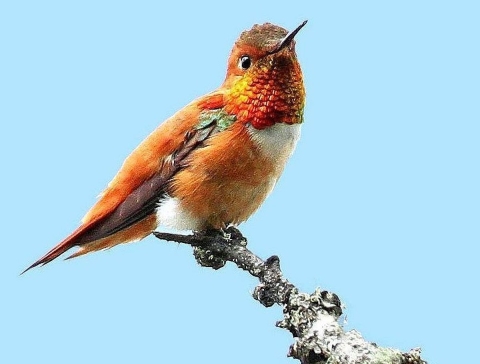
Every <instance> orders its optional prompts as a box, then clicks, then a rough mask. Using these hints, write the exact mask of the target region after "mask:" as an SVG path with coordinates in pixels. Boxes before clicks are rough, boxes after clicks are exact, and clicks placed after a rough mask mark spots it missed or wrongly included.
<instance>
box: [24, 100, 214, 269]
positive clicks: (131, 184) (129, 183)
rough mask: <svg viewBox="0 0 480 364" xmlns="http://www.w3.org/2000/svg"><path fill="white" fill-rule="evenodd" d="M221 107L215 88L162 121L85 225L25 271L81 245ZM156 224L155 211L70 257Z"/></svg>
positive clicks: (130, 158)
mask: <svg viewBox="0 0 480 364" xmlns="http://www.w3.org/2000/svg"><path fill="white" fill-rule="evenodd" d="M221 107H223V93H222V92H221V91H214V92H212V93H210V94H207V95H205V96H203V97H201V98H198V99H196V100H194V101H193V102H191V103H190V104H188V105H187V106H185V107H184V108H183V109H181V110H180V111H179V112H177V113H176V114H174V115H173V116H172V117H170V118H169V119H167V120H166V121H165V122H164V123H162V124H161V125H160V126H159V127H158V128H157V129H155V130H154V131H153V132H152V133H151V134H150V135H149V136H148V137H147V138H146V139H145V140H144V141H143V142H142V143H141V144H140V145H139V146H138V147H137V148H136V149H135V150H134V151H133V152H132V153H131V154H130V155H129V156H128V157H127V158H126V159H125V162H124V163H123V165H122V167H121V168H120V170H119V171H118V173H117V174H116V176H115V177H114V178H113V180H112V181H111V182H110V183H109V184H108V186H107V188H106V189H105V190H104V191H103V192H102V194H101V195H100V198H99V200H98V201H97V203H96V204H95V205H94V206H93V207H92V208H91V209H90V210H89V211H88V212H87V214H86V215H85V216H84V218H83V219H82V225H80V226H79V227H78V228H77V229H76V230H75V231H74V232H73V233H71V234H70V235H69V236H68V237H66V238H65V239H64V240H62V241H61V242H60V243H59V244H58V245H56V246H55V247H54V248H53V249H51V250H50V251H49V252H48V253H47V254H45V255H44V256H43V257H41V258H40V259H38V260H37V261H36V262H35V263H33V264H32V265H31V266H30V267H28V268H27V269H26V270H25V271H24V272H26V271H27V270H29V269H31V268H33V267H36V266H38V265H41V264H46V263H48V262H50V261H52V260H53V259H55V258H57V257H58V256H60V255H62V254H63V253H65V252H66V251H67V250H69V249H71V248H72V247H74V246H76V245H79V244H78V242H79V240H80V239H81V237H82V236H83V235H84V234H86V233H87V232H88V231H90V229H92V228H95V227H97V225H98V224H99V223H101V220H102V219H103V218H105V217H107V216H108V215H109V214H111V213H112V212H113V211H114V210H115V209H116V208H117V207H118V206H119V205H120V204H121V203H122V202H123V201H124V200H125V199H126V198H127V196H129V195H130V194H131V193H132V192H133V191H134V190H135V189H136V188H137V187H139V186H140V185H141V184H142V183H143V182H145V181H146V180H147V179H149V178H150V177H152V176H153V175H154V174H155V173H157V172H158V171H159V169H160V168H162V166H163V165H164V161H165V159H166V158H167V157H169V156H170V155H171V154H172V153H173V152H174V151H175V150H176V149H177V148H178V147H179V146H180V145H181V144H182V142H183V141H184V138H185V134H186V133H187V132H188V131H189V130H191V129H192V128H193V127H194V126H195V125H196V123H198V120H199V114H200V112H201V111H203V110H205V109H209V108H210V109H216V108H221ZM156 225H157V221H156V216H155V214H152V215H150V216H147V217H146V218H144V219H143V220H141V221H139V222H137V223H136V224H134V225H132V226H130V227H128V228H126V229H123V230H121V231H119V232H117V233H115V234H112V235H111V236H108V237H105V238H102V239H98V240H95V241H91V242H87V243H85V244H82V248H81V249H80V250H79V251H78V252H76V253H74V254H73V255H71V256H70V257H69V258H73V257H76V256H79V255H83V254H86V253H88V252H91V251H96V250H101V249H106V248H110V247H112V246H114V245H117V244H120V243H124V242H128V241H132V240H138V239H141V238H143V237H145V236H146V235H148V234H149V233H151V232H152V231H153V230H154V229H155V227H156Z"/></svg>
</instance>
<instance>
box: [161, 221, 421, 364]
mask: <svg viewBox="0 0 480 364" xmlns="http://www.w3.org/2000/svg"><path fill="white" fill-rule="evenodd" d="M154 234H155V236H156V237H157V238H159V239H163V240H167V241H175V242H178V243H184V244H188V245H191V246H192V247H193V250H194V256H195V259H196V260H197V262H198V263H199V264H200V265H202V266H204V267H211V268H214V269H219V268H221V267H223V266H224V265H225V263H226V262H227V261H230V262H233V263H235V264H236V265H237V266H238V267H239V268H241V269H243V270H245V271H247V272H249V273H250V274H251V275H253V276H254V277H257V278H258V279H259V281H260V283H259V285H258V286H257V287H256V288H255V290H254V292H253V298H254V299H256V300H257V301H259V302H260V303H261V304H262V305H264V306H266V307H270V306H272V305H274V304H278V305H281V306H282V307H283V315H284V317H283V320H281V321H279V322H277V323H276V325H277V327H280V328H283V329H286V330H288V331H290V332H291V334H292V335H293V337H294V343H293V344H292V345H291V346H290V349H289V352H288V355H289V356H291V357H293V358H296V359H298V360H299V361H300V362H301V363H302V364H320V363H325V364H326V363H328V364H334V363H335V364H337V363H338V364H353V363H376V364H380V363H392V364H393V363H395V364H403V363H410V364H417V363H418V364H423V363H426V361H424V360H422V358H421V357H420V349H419V348H415V349H412V350H410V351H409V352H407V353H402V352H401V351H399V350H396V349H391V348H382V347H379V346H378V345H376V344H375V343H371V342H368V341H366V340H365V339H364V338H363V337H362V335H361V334H360V333H359V332H358V331H356V330H350V331H344V330H343V327H342V326H341V324H340V323H339V317H340V315H341V314H342V303H341V302H340V299H339V298H338V296H337V295H336V294H335V293H331V292H327V291H321V290H320V289H319V288H317V289H316V290H315V292H313V293H312V294H307V293H302V292H299V291H298V289H297V288H296V287H295V286H294V285H293V284H292V283H290V282H289V281H288V280H287V279H285V277H283V274H282V271H281V269H280V260H279V258H278V257H277V256H272V257H270V258H268V259H267V260H265V261H264V260H262V259H260V258H259V257H258V256H256V255H255V254H253V253H252V252H251V251H250V250H248V249H247V240H246V239H245V238H244V237H243V235H242V234H241V233H240V231H239V230H237V229H236V228H233V227H230V228H228V229H227V230H226V231H225V233H220V232H218V231H209V232H203V233H194V234H192V235H177V234H168V233H160V232H155V233H154Z"/></svg>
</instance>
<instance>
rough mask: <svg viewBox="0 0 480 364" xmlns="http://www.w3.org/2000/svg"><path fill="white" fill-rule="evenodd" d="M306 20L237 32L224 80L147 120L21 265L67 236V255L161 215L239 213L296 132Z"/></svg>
mask: <svg viewBox="0 0 480 364" xmlns="http://www.w3.org/2000/svg"><path fill="white" fill-rule="evenodd" d="M305 24H306V21H304V22H303V23H302V24H300V25H299V26H298V27H297V28H296V29H295V30H294V31H292V32H290V33H288V32H287V31H286V30H285V29H283V28H281V27H279V26H276V25H273V24H270V23H265V24H262V25H254V26H253V27H252V28H251V29H250V30H247V31H244V32H243V33H241V35H240V37H239V38H238V39H237V41H236V42H235V44H234V46H233V49H232V52H231V54H230V57H229V59H228V67H227V75H226V78H225V81H224V82H223V84H222V85H221V86H220V87H219V88H218V89H217V90H215V91H213V92H211V93H209V94H207V95H205V96H202V97H200V98H198V99H196V100H194V101H192V102H191V103H190V104H188V105H187V106H185V107H184V108H183V109H181V110H180V111H178V112H177V113H175V114H174V115H173V116H172V117H170V118H169V119H167V120H166V121H165V122H163V123H162V124H161V125H160V126H159V127H158V128H157V129H156V130H154V131H153V132H152V133H151V134H150V135H149V136H148V137H147V138H146V139H145V140H144V141H143V142H142V143H141V144H140V145H139V146H138V147H137V148H136V149H135V150H134V151H133V152H132V153H131V154H130V155H129V156H128V157H127V159H126V160H125V161H124V163H123V165H122V167H121V169H120V171H119V172H118V173H117V175H116V176H115V177H114V178H113V180H112V181H111V182H110V183H109V184H108V186H107V188H106V189H105V190H104V191H103V193H102V194H101V195H100V197H99V200H98V201H97V203H96V204H95V205H94V206H93V207H92V208H91V209H90V211H88V212H87V214H86V215H85V217H84V218H83V220H82V224H81V225H80V226H79V227H78V228H77V229H76V230H75V231H74V232H73V233H72V234H70V235H69V236H68V237H66V238H65V239H64V240H63V241H62V242H60V243H59V244H58V245H57V246H55V247H54V248H53V249H52V250H50V251H49V252H48V253H47V254H45V255H44V256H43V257H42V258H40V259H39V260H37V261H36V262H35V263H33V264H32V265H31V266H30V267H28V268H27V269H26V270H25V271H27V270H29V269H31V268H33V267H36V266H38V265H41V264H42V265H44V264H46V263H48V262H50V261H52V260H53V259H55V258H57V257H58V256H59V255H61V254H63V253H64V252H66V251H67V250H69V249H70V248H72V247H74V246H78V247H79V249H78V251H77V252H75V253H74V254H73V255H71V256H69V257H68V258H73V257H77V256H79V255H83V254H86V253H89V252H92V251H97V250H101V249H106V248H110V247H113V246H115V245H117V244H120V243H126V242H130V241H134V240H139V239H142V238H144V237H146V236H147V235H149V234H151V233H152V232H153V231H154V230H155V229H156V228H157V226H159V225H160V226H162V225H163V226H169V227H172V228H175V229H179V230H194V231H202V230H207V229H219V230H221V229H224V228H226V227H227V226H228V225H230V224H231V225H237V224H239V223H241V222H243V221H245V220H247V219H248V218H249V217H250V215H252V214H253V213H254V212H255V211H256V210H257V209H258V207H259V206H260V205H261V204H262V202H263V201H264V200H265V198H266V197H267V196H268V194H269V193H270V192H271V191H272V189H273V187H274V186H275V183H276V182H277V180H278V178H279V177H280V175H281V173H282V171H283V169H284V167H285V164H286V162H287V160H288V158H289V157H290V155H291V154H292V152H293V150H294V148H295V145H296V143H297V141H298V138H299V136H300V125H301V123H302V122H303V109H304V105H305V89H304V85H303V77H302V71H301V69H300V65H299V63H298V60H297V56H296V53H295V41H294V37H295V35H296V34H297V33H298V32H299V31H300V29H301V28H302V27H303V26H304V25H305ZM68 258H67V259H68ZM25 271H24V272H25Z"/></svg>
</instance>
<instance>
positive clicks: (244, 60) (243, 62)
mask: <svg viewBox="0 0 480 364" xmlns="http://www.w3.org/2000/svg"><path fill="white" fill-rule="evenodd" d="M251 65H252V59H251V58H250V57H249V56H241V57H240V59H239V60H238V67H240V68H241V69H242V70H248V69H249V68H250V66H251Z"/></svg>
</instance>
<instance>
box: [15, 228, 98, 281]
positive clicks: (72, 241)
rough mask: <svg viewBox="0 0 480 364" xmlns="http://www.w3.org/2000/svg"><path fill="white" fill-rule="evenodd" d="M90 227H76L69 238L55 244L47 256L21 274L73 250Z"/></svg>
mask: <svg viewBox="0 0 480 364" xmlns="http://www.w3.org/2000/svg"><path fill="white" fill-rule="evenodd" d="M89 227H90V226H87V225H82V226H80V227H78V228H77V229H76V230H75V231H74V232H73V233H71V234H70V235H69V236H67V237H66V238H65V239H64V240H62V241H61V242H60V243H59V244H57V245H56V246H55V247H53V249H52V250H50V251H49V252H48V253H47V254H45V255H44V256H43V257H41V258H40V259H38V260H37V261H36V262H35V263H33V264H32V265H31V266H29V267H28V268H27V269H25V270H24V271H23V272H22V273H20V274H23V273H25V272H27V271H28V270H30V269H32V268H35V267H37V266H39V265H45V264H47V263H49V262H51V261H52V260H54V259H55V258H57V257H59V256H60V255H62V254H63V253H65V252H66V251H67V250H69V249H71V248H73V247H74V246H76V245H78V243H77V242H78V239H79V237H80V236H81V235H82V234H83V233H84V232H85V230H86V229H87V228H89Z"/></svg>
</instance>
